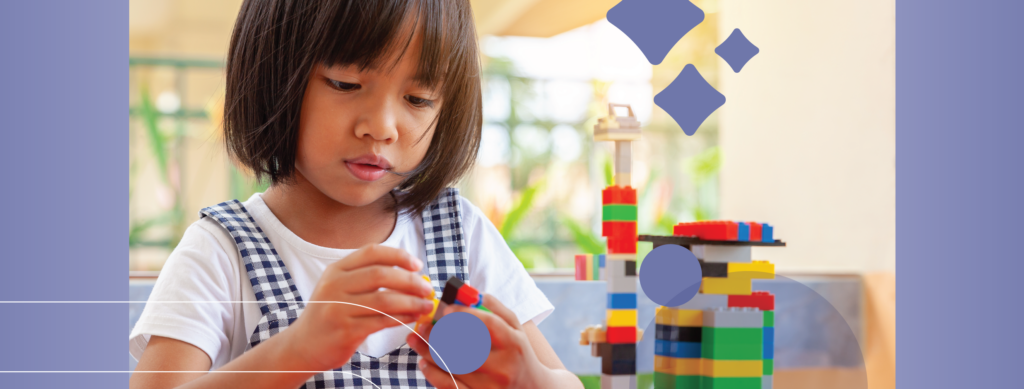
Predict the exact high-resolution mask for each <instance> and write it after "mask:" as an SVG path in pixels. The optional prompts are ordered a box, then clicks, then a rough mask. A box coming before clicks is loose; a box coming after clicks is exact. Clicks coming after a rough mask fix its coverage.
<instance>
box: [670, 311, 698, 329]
mask: <svg viewBox="0 0 1024 389" xmlns="http://www.w3.org/2000/svg"><path fill="white" fill-rule="evenodd" d="M673 311H674V312H673V313H674V315H672V325H674V326H676V327H700V326H703V325H704V311H700V310H696V309H674V310H673Z"/></svg>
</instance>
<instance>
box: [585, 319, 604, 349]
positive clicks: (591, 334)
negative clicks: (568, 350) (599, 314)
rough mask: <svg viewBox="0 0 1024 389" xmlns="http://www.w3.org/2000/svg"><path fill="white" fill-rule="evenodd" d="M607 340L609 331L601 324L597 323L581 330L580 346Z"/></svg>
mask: <svg viewBox="0 0 1024 389" xmlns="http://www.w3.org/2000/svg"><path fill="white" fill-rule="evenodd" d="M605 342H607V333H606V331H605V330H604V328H602V327H601V325H600V324H595V325H592V326H589V327H587V328H584V329H583V331H580V346H586V345H588V344H594V343H605Z"/></svg>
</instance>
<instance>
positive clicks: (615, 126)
mask: <svg viewBox="0 0 1024 389" xmlns="http://www.w3.org/2000/svg"><path fill="white" fill-rule="evenodd" d="M615 107H624V108H627V109H628V112H629V114H628V116H616V115H615ZM594 140H595V141H624V140H628V141H636V140H640V121H639V120H637V119H636V116H635V115H634V114H633V108H632V107H630V106H629V105H628V104H608V116H606V117H602V118H598V119H597V124H595V125H594Z"/></svg>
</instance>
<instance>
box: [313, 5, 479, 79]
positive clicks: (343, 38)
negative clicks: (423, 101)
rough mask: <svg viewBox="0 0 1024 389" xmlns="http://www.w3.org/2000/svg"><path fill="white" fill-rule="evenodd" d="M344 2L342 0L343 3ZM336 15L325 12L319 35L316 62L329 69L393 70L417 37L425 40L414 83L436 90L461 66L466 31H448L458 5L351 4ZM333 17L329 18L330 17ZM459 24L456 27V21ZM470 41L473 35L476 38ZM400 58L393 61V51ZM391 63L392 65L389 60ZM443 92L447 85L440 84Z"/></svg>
mask: <svg viewBox="0 0 1024 389" xmlns="http://www.w3.org/2000/svg"><path fill="white" fill-rule="evenodd" d="M339 3H340V2H339ZM352 3H355V4H352ZM335 7H336V9H334V10H333V11H334V12H324V13H323V14H322V15H325V16H326V17H329V18H330V19H329V20H325V21H324V23H319V25H320V26H322V27H323V28H321V29H320V31H319V33H318V34H316V35H317V36H319V40H320V41H321V42H318V43H319V44H314V46H315V47H321V48H324V49H325V50H317V51H315V52H320V53H323V54H322V55H323V57H322V58H318V59H317V62H318V63H323V64H325V65H327V66H339V65H341V66H347V65H354V66H357V67H358V68H359V69H360V70H375V69H384V70H390V69H391V68H393V67H394V66H395V65H397V63H398V61H399V60H400V59H401V56H402V55H405V53H406V52H407V51H408V49H409V45H410V44H411V43H412V38H413V34H414V33H416V32H419V33H420V34H421V36H422V42H421V45H422V46H421V50H420V60H419V64H418V66H417V72H416V81H417V82H419V83H420V84H422V85H423V86H426V87H430V88H434V87H437V86H438V84H439V83H441V81H442V80H443V79H444V75H445V73H446V71H447V70H451V69H453V68H460V67H461V66H459V65H457V64H458V63H460V62H464V61H465V58H463V56H464V53H465V52H466V50H465V49H461V48H460V47H459V46H461V45H465V44H466V43H473V42H466V37H464V36H462V35H465V34H464V31H459V30H461V29H459V28H456V29H455V30H457V31H458V32H449V33H445V31H444V23H445V22H444V21H445V20H449V21H453V22H455V21H456V20H455V19H457V18H458V16H456V15H457V10H453V9H451V8H455V7H456V6H455V5H454V4H453V3H452V2H448V1H444V0H418V1H403V0H385V1H374V2H358V1H356V2H351V3H348V4H338V3H336V4H335ZM327 15H329V16H327ZM455 24H456V25H457V24H458V23H455ZM471 37H475V34H474V35H472V36H471ZM396 50H397V51H398V52H399V53H400V55H399V56H395V57H394V58H392V56H391V53H393V52H395V51H396ZM389 59H390V60H391V61H392V62H391V63H385V61H388V60H389ZM442 88H444V86H443V85H442Z"/></svg>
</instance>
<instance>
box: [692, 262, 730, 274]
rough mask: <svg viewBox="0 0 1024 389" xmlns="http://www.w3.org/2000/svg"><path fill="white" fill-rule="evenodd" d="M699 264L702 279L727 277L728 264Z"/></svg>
mask: <svg viewBox="0 0 1024 389" xmlns="http://www.w3.org/2000/svg"><path fill="white" fill-rule="evenodd" d="M697 261H698V262H700V272H701V275H702V276H704V277H718V278H724V277H728V276H729V264H728V263H723V262H704V261H701V260H699V259H698V260H697Z"/></svg>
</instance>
